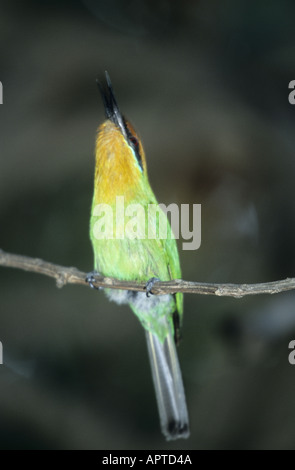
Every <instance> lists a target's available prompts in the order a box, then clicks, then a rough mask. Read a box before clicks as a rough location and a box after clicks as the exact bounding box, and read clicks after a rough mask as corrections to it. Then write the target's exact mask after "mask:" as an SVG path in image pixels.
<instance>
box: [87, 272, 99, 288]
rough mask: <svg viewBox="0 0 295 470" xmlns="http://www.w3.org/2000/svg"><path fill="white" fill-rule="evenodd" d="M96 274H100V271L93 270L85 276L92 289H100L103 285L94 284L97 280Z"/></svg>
mask: <svg viewBox="0 0 295 470" xmlns="http://www.w3.org/2000/svg"><path fill="white" fill-rule="evenodd" d="M95 276H100V273H99V272H97V271H91V272H90V273H88V274H87V276H86V278H85V282H88V284H89V286H90V287H91V289H96V290H100V289H101V287H96V286H94V285H93V283H94V282H95V281H96V279H95Z"/></svg>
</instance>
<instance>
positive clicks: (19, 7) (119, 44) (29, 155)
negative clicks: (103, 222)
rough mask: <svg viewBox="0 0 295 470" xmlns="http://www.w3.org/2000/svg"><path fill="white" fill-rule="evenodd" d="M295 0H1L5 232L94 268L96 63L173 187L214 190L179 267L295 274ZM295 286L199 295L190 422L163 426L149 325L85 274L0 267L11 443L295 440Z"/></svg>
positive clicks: (15, 240)
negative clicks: (194, 246) (293, 99)
mask: <svg viewBox="0 0 295 470" xmlns="http://www.w3.org/2000/svg"><path fill="white" fill-rule="evenodd" d="M294 15H295V3H294V2H293V1H281V2H278V1H274V0H270V1H267V2H266V1H260V2H254V1H246V0H239V1H234V0H227V1H224V2H219V1H217V0H206V1H205V0H202V1H193V0H191V1H186V2H180V1H173V0H158V1H155V0H153V1H148V0H136V1H135V0H121V1H120V0H107V1H106V0H105V1H103V0H84V1H82V0H81V1H78V0H76V1H71V2H70V1H66V0H59V1H42V2H39V1H36V0H35V1H34V0H27V1H25V2H23V1H16V0H12V1H8V0H1V2H0V80H1V81H2V83H3V98H4V103H3V105H1V106H0V136H1V139H0V248H2V249H4V250H5V251H11V252H14V253H19V254H24V255H28V256H32V257H40V258H43V259H45V260H48V261H51V262H54V263H57V264H62V265H66V266H76V267H77V268H79V269H81V270H84V271H90V270H92V268H93V257H92V249H91V245H90V241H89V236H88V223H89V214H90V206H91V198H92V190H93V170H94V140H95V133H96V129H97V127H98V125H99V124H100V123H101V122H102V120H103V119H104V113H103V107H102V104H101V99H100V96H99V94H98V91H97V87H96V84H95V78H96V77H97V76H98V75H99V74H101V73H102V72H103V71H104V70H108V71H109V73H110V75H111V78H112V81H113V84H114V88H115V92H116V95H117V98H118V101H119V104H120V107H121V110H122V111H123V112H124V114H126V116H127V117H129V119H130V120H131V121H132V122H133V124H134V125H135V127H136V129H137V130H138V132H139V134H140V135H141V137H142V140H143V143H144V146H145V150H146V154H147V161H148V170H149V176H150V181H151V184H152V187H153V189H154V191H155V193H156V195H157V197H158V200H159V201H160V202H163V203H165V204H168V203H170V202H177V203H179V204H180V203H190V204H193V203H199V204H202V244H201V247H200V249H199V250H198V251H196V252H192V251H182V250H181V252H180V258H181V263H182V270H183V278H184V279H188V280H196V281H204V282H235V283H240V282H245V283H255V282H266V281H273V280H277V279H282V278H286V277H287V276H289V277H292V276H294V255H295V253H294V251H295V244H294V238H295V223H294V220H295V214H294V212H295V203H294V171H295V159H294V145H295V132H294V116H295V106H291V105H290V104H289V102H288V94H289V91H290V90H288V84H289V82H290V81H291V80H293V79H295V28H294V17H295V16H294ZM292 339H295V295H294V293H286V294H280V295H278V296H273V297H271V296H258V297H253V298H244V299H240V300H236V299H227V298H213V297H205V296H196V295H190V296H189V295H187V296H186V297H185V320H184V329H183V341H182V344H181V346H180V348H179V356H180V362H181V367H182V371H183V378H184V383H185V388H186V393H187V402H188V408H189V413H190V421H191V437H190V438H189V439H188V440H187V441H176V442H173V443H166V442H165V440H164V438H163V437H162V435H161V433H160V428H159V420H158V415H157V409H156V402H155V397H154V390H153V384H152V379H151V374H150V369H149V363H148V358H147V351H146V345H145V339H144V332H143V330H142V327H141V325H140V324H139V323H138V321H137V319H136V318H135V317H134V316H133V315H132V313H131V311H130V310H129V309H128V307H119V306H117V305H116V304H113V303H109V302H108V301H107V300H106V299H105V297H104V295H103V293H101V292H99V293H98V292H96V291H92V290H90V289H89V288H87V286H85V287H83V286H66V287H64V288H63V289H61V290H59V289H57V288H56V286H55V284H54V282H53V281H52V280H51V279H49V278H46V277H42V276H38V275H34V274H31V273H25V272H21V271H18V270H13V269H6V268H1V267H0V341H1V342H2V343H3V350H4V361H5V364H4V365H0V448H1V449H20V448H25V449H53V448H55V449H110V450H111V449H162V450H163V449H167V450H168V449H170V450H173V449H261V448H265V449H275V448H279V449H282V448H288V449H295V433H294V420H295V394H294V389H295V366H291V365H290V364H289V363H288V354H289V350H288V344H289V341H291V340H292Z"/></svg>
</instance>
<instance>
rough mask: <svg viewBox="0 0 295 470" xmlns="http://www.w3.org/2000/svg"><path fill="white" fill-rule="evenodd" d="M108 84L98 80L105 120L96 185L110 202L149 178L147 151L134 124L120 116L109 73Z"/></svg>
mask: <svg viewBox="0 0 295 470" xmlns="http://www.w3.org/2000/svg"><path fill="white" fill-rule="evenodd" d="M105 75H106V80H105V82H103V83H102V82H100V81H98V80H97V84H98V87H99V89H100V92H101V96H102V99H103V104H104V108H105V115H106V118H107V119H106V121H105V122H104V123H103V124H101V125H100V126H99V128H98V134H97V139H96V172H95V182H96V186H97V189H98V190H99V192H100V194H101V192H103V193H104V194H105V195H106V196H108V199H111V198H112V197H113V196H114V195H119V194H126V191H127V190H130V189H132V187H133V186H138V185H139V184H140V182H141V181H142V180H143V178H145V177H146V175H145V174H146V162H145V155H144V150H143V147H142V144H141V141H140V139H139V137H138V136H137V134H136V132H135V130H134V128H133V127H132V125H131V124H130V123H129V122H128V121H127V120H126V119H125V117H124V116H123V115H122V114H121V111H120V109H119V106H118V104H117V100H116V98H115V95H114V92H113V87H112V83H111V80H110V77H109V75H108V73H107V72H106V73H105Z"/></svg>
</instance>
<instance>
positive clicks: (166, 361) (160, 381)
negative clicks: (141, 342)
mask: <svg viewBox="0 0 295 470" xmlns="http://www.w3.org/2000/svg"><path fill="white" fill-rule="evenodd" d="M146 338H147V345H148V351H149V357H150V363H151V368H152V375H153V381H154V386H155V391H156V397H157V402H158V409H159V415H160V422H161V428H162V432H163V434H164V436H165V437H166V439H167V440H168V441H169V440H172V439H179V438H187V437H189V422H188V413H187V407H186V401H185V395H184V388H183V383H182V377H181V371H180V367H179V362H178V357H177V352H176V346H175V343H174V338H173V336H172V333H169V335H168V336H167V337H166V338H165V340H164V342H163V343H161V341H160V340H159V339H158V337H157V336H156V335H154V334H153V333H151V332H150V331H146Z"/></svg>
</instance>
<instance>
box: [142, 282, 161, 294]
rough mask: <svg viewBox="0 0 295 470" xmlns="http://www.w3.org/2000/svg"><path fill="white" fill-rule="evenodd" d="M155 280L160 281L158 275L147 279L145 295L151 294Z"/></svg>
mask: <svg viewBox="0 0 295 470" xmlns="http://www.w3.org/2000/svg"><path fill="white" fill-rule="evenodd" d="M156 282H161V279H159V278H158V277H151V279H149V280H148V282H147V283H146V285H145V290H146V296H147V297H150V295H151V294H152V295H153V293H152V289H153V287H154V285H155V284H156Z"/></svg>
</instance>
